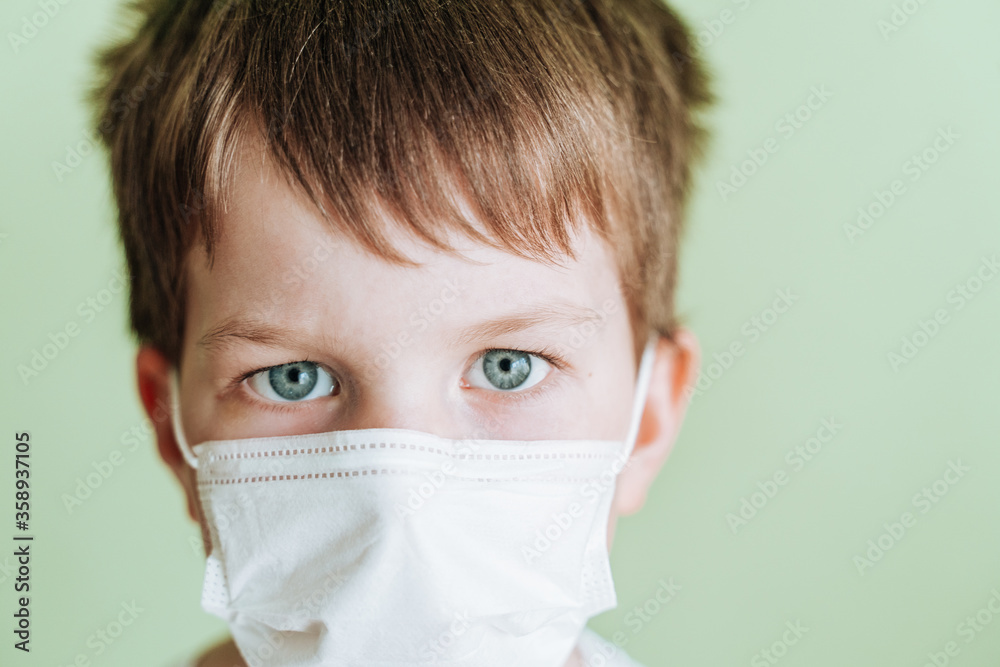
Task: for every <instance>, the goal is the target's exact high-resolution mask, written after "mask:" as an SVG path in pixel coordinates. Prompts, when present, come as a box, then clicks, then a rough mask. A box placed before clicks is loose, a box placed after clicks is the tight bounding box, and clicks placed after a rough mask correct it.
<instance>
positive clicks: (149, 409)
mask: <svg viewBox="0 0 1000 667" xmlns="http://www.w3.org/2000/svg"><path fill="white" fill-rule="evenodd" d="M135 371H136V380H137V382H138V385H139V397H140V398H141V399H142V405H143V408H145V410H146V415H147V416H149V419H150V420H151V421H152V422H153V431H154V432H155V434H156V448H157V449H158V450H159V452H160V458H161V459H163V462H164V463H166V464H167V466H168V467H169V468H170V469H171V470H172V471H173V473H174V475H176V476H177V479H178V481H180V483H181V486H182V487H184V492H185V495H186V496H187V505H188V514H190V515H191V518H192V519H194V520H195V521H197V520H198V512H197V509H196V506H197V503H196V502H195V501H196V496H195V484H194V481H195V480H194V475H193V474H192V471H191V469H190V468H189V467H188V466H187V464H186V463H185V461H184V456H183V455H182V454H181V450H180V447H179V446H178V445H177V440H176V438H174V428H173V422H172V420H171V419H170V362H168V361H167V358H166V357H165V356H163V353H162V352H160V351H159V350H157V349H156V348H154V347H150V346H148V345H144V346H142V347H140V348H139V352H138V354H137V355H136V359H135Z"/></svg>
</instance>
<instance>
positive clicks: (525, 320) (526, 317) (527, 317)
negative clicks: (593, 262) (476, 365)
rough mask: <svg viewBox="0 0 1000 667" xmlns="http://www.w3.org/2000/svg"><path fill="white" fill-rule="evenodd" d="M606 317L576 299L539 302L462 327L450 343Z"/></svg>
mask: <svg viewBox="0 0 1000 667" xmlns="http://www.w3.org/2000/svg"><path fill="white" fill-rule="evenodd" d="M603 319H604V317H603V316H602V315H601V313H598V312H597V311H596V310H594V309H593V308H587V307H585V306H580V305H577V304H575V303H569V302H558V303H540V304H536V305H533V306H529V307H528V308H526V309H523V310H521V311H519V312H516V313H510V314H507V315H501V316H500V317H497V318H494V319H491V320H487V321H485V322H480V323H479V324H475V325H473V326H471V327H468V328H466V329H463V330H462V331H461V332H459V333H458V334H457V335H455V336H453V337H451V338H450V339H449V340H448V343H449V344H450V345H452V346H458V345H468V344H470V343H474V342H476V341H477V340H480V339H482V338H498V337H500V336H504V335H507V334H511V333H514V332H516V331H521V330H523V329H529V328H531V327H534V326H538V325H540V324H546V325H557V326H560V327H563V328H566V327H571V326H579V325H581V324H584V323H586V322H594V323H597V322H600V321H602V320H603Z"/></svg>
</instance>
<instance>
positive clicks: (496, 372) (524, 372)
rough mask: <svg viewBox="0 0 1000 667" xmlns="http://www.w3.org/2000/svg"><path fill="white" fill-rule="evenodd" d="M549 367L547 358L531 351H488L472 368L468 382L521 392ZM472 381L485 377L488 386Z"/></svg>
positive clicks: (539, 379) (537, 379) (538, 380)
mask: <svg viewBox="0 0 1000 667" xmlns="http://www.w3.org/2000/svg"><path fill="white" fill-rule="evenodd" d="M549 367H550V366H549V363H548V362H547V361H545V360H544V359H542V358H541V357H539V356H538V355H535V354H531V353H530V352H521V351H520V350H488V351H487V352H486V353H485V354H484V355H483V356H482V357H480V358H479V359H478V360H477V362H476V364H475V365H474V366H473V367H472V372H471V378H470V383H471V384H472V385H473V386H477V387H481V388H483V389H500V390H502V391H512V390H518V391H523V390H525V389H529V388H530V387H533V386H534V385H536V384H538V383H539V382H541V381H542V380H543V379H544V378H545V375H546V371H547V369H548V368H549ZM472 380H477V381H478V380H486V382H488V383H489V384H490V385H491V386H484V385H483V384H477V382H475V381H472Z"/></svg>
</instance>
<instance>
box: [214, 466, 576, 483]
mask: <svg viewBox="0 0 1000 667" xmlns="http://www.w3.org/2000/svg"><path fill="white" fill-rule="evenodd" d="M423 472H426V471H425V470H403V469H388V468H383V469H382V470H371V469H365V470H334V471H330V472H321V473H320V472H315V473H312V472H311V473H302V474H299V475H258V476H253V477H232V478H229V479H206V480H199V481H198V483H199V484H201V485H226V484H241V483H246V482H275V481H282V480H286V481H292V480H306V479H334V478H351V477H364V476H367V475H371V476H374V475H380V474H381V475H400V474H403V475H405V474H419V473H423ZM449 479H452V480H456V481H462V482H589V481H591V480H593V479H595V477H455V476H449Z"/></svg>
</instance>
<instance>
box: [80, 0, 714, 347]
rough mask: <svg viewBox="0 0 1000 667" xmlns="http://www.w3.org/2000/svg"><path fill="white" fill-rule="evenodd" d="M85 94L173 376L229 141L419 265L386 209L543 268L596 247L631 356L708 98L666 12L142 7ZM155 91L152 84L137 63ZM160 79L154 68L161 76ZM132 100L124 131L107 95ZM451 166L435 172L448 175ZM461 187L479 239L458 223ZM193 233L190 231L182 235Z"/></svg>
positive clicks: (145, 339)
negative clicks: (250, 140) (624, 322)
mask: <svg viewBox="0 0 1000 667" xmlns="http://www.w3.org/2000/svg"><path fill="white" fill-rule="evenodd" d="M128 9H129V13H130V18H131V20H132V21H134V22H135V23H134V24H133V25H131V26H130V27H129V28H128V36H127V37H126V38H124V39H123V40H121V41H119V42H117V43H114V44H112V45H110V46H106V47H104V48H103V49H102V50H101V51H100V52H99V53H98V54H97V57H96V62H97V66H98V70H99V72H98V79H97V83H96V85H95V86H94V87H93V89H92V90H91V92H90V94H89V103H90V104H91V106H92V108H93V110H94V120H93V122H94V125H95V127H96V128H97V130H98V133H99V135H100V136H101V138H102V140H103V142H104V143H105V145H106V146H107V148H108V151H109V154H110V163H111V174H112V178H113V183H114V193H115V197H116V200H117V204H118V221H119V227H120V234H121V238H122V242H123V245H124V250H125V256H126V260H127V263H128V267H129V270H130V273H131V278H132V283H131V284H132V290H131V297H130V315H131V325H132V329H133V331H134V332H135V334H136V336H137V337H138V339H139V341H140V342H141V343H145V344H151V345H153V346H155V347H157V348H158V349H160V350H161V351H162V352H163V353H164V354H165V355H166V356H167V358H168V359H169V360H170V361H171V362H173V363H177V362H178V361H179V356H180V349H181V335H182V333H181V332H183V330H184V329H183V326H184V322H183V320H184V281H183V275H184V271H183V259H184V257H185V255H186V253H187V251H188V250H189V249H190V248H191V246H192V244H193V243H194V242H195V239H200V240H201V242H202V243H204V245H205V248H206V250H207V252H208V256H209V258H211V257H212V256H213V248H214V245H215V243H216V242H217V238H218V229H217V226H218V219H219V213H220V211H221V210H222V207H223V206H224V204H225V200H226V197H227V194H226V190H227V184H228V182H229V178H230V176H231V167H232V163H233V159H234V155H235V153H236V151H237V148H238V147H239V146H240V145H241V141H242V140H243V139H244V138H246V137H247V136H248V134H247V133H249V132H259V133H260V135H259V136H263V137H264V139H265V140H266V143H265V144H263V145H265V146H266V150H267V151H268V154H269V155H270V156H271V158H273V159H274V160H275V161H276V164H278V165H279V166H280V168H281V169H282V171H283V173H285V175H286V177H287V178H288V180H289V182H290V183H292V184H293V185H295V186H296V187H300V188H301V190H302V191H303V192H304V193H306V195H308V197H309V198H310V199H311V200H312V201H313V203H314V204H315V205H316V206H317V207H318V209H319V210H320V211H321V212H322V213H323V215H324V216H325V217H326V218H327V219H328V220H329V222H330V223H331V224H332V225H334V226H335V227H336V228H337V229H338V230H339V231H341V232H342V233H344V234H346V235H348V237H350V238H353V239H354V240H356V241H357V242H359V243H360V244H362V246H364V247H366V248H368V249H370V250H371V251H373V252H375V253H377V254H378V255H380V256H382V257H384V258H385V259H387V260H389V261H393V262H398V263H401V264H410V265H412V264H413V262H411V261H410V260H409V259H408V258H405V257H403V256H402V255H400V254H398V252H397V251H396V250H394V249H393V247H392V246H391V245H390V244H389V242H388V241H387V239H386V237H385V236H384V234H383V233H382V230H380V228H379V226H378V224H377V222H376V221H377V220H379V217H378V213H379V212H380V211H384V210H389V211H391V212H392V213H393V214H394V217H395V218H397V219H398V220H400V221H401V223H402V224H403V225H405V226H407V227H408V228H409V229H411V230H412V231H413V232H414V233H416V234H417V235H418V236H419V237H422V238H424V239H426V240H427V241H428V242H430V243H431V244H433V245H434V246H435V247H438V248H441V249H443V250H448V251H450V250H451V248H450V246H449V245H448V244H447V243H446V242H445V240H444V236H443V235H442V232H444V231H451V230H457V231H459V232H461V233H464V234H465V235H467V236H469V237H471V238H472V239H475V240H476V241H478V242H482V243H486V244H489V245H492V246H494V247H497V248H500V249H504V250H506V251H508V252H512V253H514V254H517V255H520V256H523V257H529V258H532V259H536V260H538V261H550V260H555V259H556V258H557V257H558V255H559V254H562V255H568V256H570V257H572V256H573V255H572V252H571V248H570V246H569V245H568V243H569V241H570V230H571V229H575V228H576V226H577V225H579V224H581V223H582V222H583V221H586V224H588V225H590V226H591V228H592V229H594V230H595V231H596V232H597V233H598V234H599V235H600V236H601V237H602V238H603V239H605V240H606V241H607V242H608V243H609V244H610V247H611V249H612V251H613V253H614V256H615V259H616V263H617V266H618V269H619V276H618V277H619V280H620V281H621V284H622V289H623V297H624V299H625V301H626V303H627V304H628V307H629V316H630V321H631V323H632V327H633V333H634V339H635V342H636V352H637V353H638V351H640V350H641V347H642V344H643V343H644V342H645V340H646V336H647V335H648V334H647V332H648V331H649V329H650V328H652V329H655V330H656V331H658V332H659V333H660V334H662V335H665V336H668V337H670V336H671V335H672V333H673V331H674V328H675V327H676V325H677V323H676V321H675V317H674V298H673V294H674V288H675V282H676V273H677V263H676V257H677V244H678V238H679V233H680V228H681V221H682V219H683V214H684V207H685V201H686V198H687V193H688V191H689V182H690V172H691V165H692V163H693V161H694V160H695V159H696V158H697V157H699V156H700V155H701V153H702V152H703V143H704V138H705V137H706V136H707V133H706V132H705V131H704V129H703V128H702V127H701V126H700V125H699V123H698V122H697V120H696V118H695V113H696V112H697V111H698V108H699V107H702V106H704V105H706V104H707V103H709V102H711V101H712V100H713V94H712V92H711V91H710V89H709V86H708V82H709V77H708V76H707V74H706V71H705V69H704V65H703V64H702V63H700V62H699V60H698V59H697V58H696V53H695V48H694V45H693V44H692V40H691V33H690V32H689V31H688V29H687V27H686V26H685V24H684V22H683V21H682V20H681V19H680V18H679V17H678V16H677V15H676V14H675V13H673V12H672V11H671V10H670V9H669V8H667V7H666V6H665V5H663V4H662V2H661V1H660V0H476V1H475V2H473V1H470V0H451V1H449V0H382V1H373V0H285V1H281V2H278V1H275V0H230V1H228V2H225V1H221V0H215V1H214V2H213V1H211V0H133V2H132V3H131V4H130V5H129V8H128ZM151 69H152V71H153V72H154V73H159V74H158V75H157V76H158V77H159V79H158V80H159V83H156V84H155V85H152V86H150V85H148V83H146V82H147V81H148V80H149V78H150V73H149V72H150V70H151ZM154 79H156V77H154ZM137 87H142V88H143V90H144V91H145V96H144V98H143V99H142V100H141V102H138V103H137V104H136V105H135V108H134V109H131V112H130V113H129V114H126V115H124V116H123V117H121V118H118V117H117V116H120V115H121V114H120V113H119V112H120V110H116V108H115V104H114V100H121V99H122V96H123V95H128V94H129V91H134V90H136V89H137ZM445 174H447V175H448V178H444V177H443V176H444V175H445ZM455 183H459V184H461V187H462V188H463V191H464V192H467V193H468V195H469V199H470V200H471V202H472V205H473V207H474V209H475V214H476V215H477V216H478V217H479V219H480V220H481V221H482V223H483V226H484V228H485V231H486V234H483V233H481V232H480V230H479V229H477V228H475V227H473V226H472V225H471V224H470V222H469V221H468V220H466V219H464V218H463V217H462V215H461V214H460V212H459V210H458V208H457V207H456V206H455V201H454V199H453V197H452V193H453V191H452V190H450V187H451V186H452V185H454V184H455ZM189 221H190V222H194V223H196V224H186V223H188V222H189Z"/></svg>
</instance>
